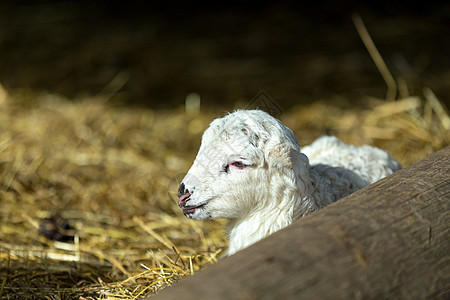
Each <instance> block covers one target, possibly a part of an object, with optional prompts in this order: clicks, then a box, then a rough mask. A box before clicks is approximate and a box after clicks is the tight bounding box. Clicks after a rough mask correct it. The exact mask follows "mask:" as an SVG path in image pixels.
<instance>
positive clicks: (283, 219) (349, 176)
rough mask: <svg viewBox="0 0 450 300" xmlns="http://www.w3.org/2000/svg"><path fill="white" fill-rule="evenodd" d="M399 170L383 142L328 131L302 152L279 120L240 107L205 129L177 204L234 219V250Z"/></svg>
mask: <svg viewBox="0 0 450 300" xmlns="http://www.w3.org/2000/svg"><path fill="white" fill-rule="evenodd" d="M308 157H309V160H308ZM400 168H401V166H400V164H399V163H398V162H397V161H395V160H394V159H392V158H391V157H390V156H389V155H388V154H387V153H386V152H384V151H382V150H380V149H378V148H374V147H370V146H362V147H355V146H350V145H347V144H344V143H343V142H341V141H340V140H338V139H337V138H336V137H330V136H324V137H321V138H319V139H318V140H316V141H315V142H314V143H313V144H311V145H310V146H306V147H304V148H303V149H302V152H300V146H299V143H298V141H297V138H296V137H295V136H294V134H293V133H292V131H291V130H290V129H289V128H287V127H286V126H284V125H283V124H282V123H281V122H280V121H279V120H277V119H275V118H273V117H271V116H270V115H269V114H267V113H265V112H263V111H259V110H240V111H236V112H234V113H232V114H229V115H227V116H225V117H223V118H220V119H216V120H214V121H213V122H211V124H210V126H209V128H208V129H207V130H206V131H205V132H204V134H203V137H202V143H201V146H200V149H199V152H198V154H197V157H196V159H195V161H194V164H193V165H192V167H191V169H190V170H189V172H188V173H187V175H186V177H185V178H184V179H183V181H182V183H181V184H180V187H179V189H178V195H177V196H178V205H179V206H180V207H181V208H182V209H183V213H184V214H185V215H186V216H187V217H188V218H191V219H196V220H201V219H209V218H211V219H216V218H225V219H229V228H228V234H229V241H230V243H229V249H228V253H227V254H228V255H231V254H233V253H235V252H237V251H239V250H241V249H243V248H245V247H247V246H249V245H251V244H253V243H255V242H257V241H259V240H261V239H262V238H264V237H266V236H268V235H270V234H272V233H273V232H275V231H278V230H280V229H282V228H284V227H286V226H288V225H289V224H292V222H294V221H295V220H297V219H299V218H301V217H303V216H306V215H308V214H310V213H312V212H314V211H316V210H319V209H320V208H322V207H324V206H326V205H328V204H330V203H332V202H334V201H336V200H338V199H340V198H342V197H345V196H347V195H349V194H351V193H353V192H354V191H356V190H358V189H360V188H362V187H364V186H366V185H368V184H370V183H373V182H375V181H377V180H379V179H381V178H383V177H385V176H387V175H390V174H392V173H393V172H395V171H396V170H398V169H400Z"/></svg>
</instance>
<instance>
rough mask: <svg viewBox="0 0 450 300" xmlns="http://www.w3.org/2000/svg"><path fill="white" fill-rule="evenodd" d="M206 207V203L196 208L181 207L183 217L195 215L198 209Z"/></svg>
mask: <svg viewBox="0 0 450 300" xmlns="http://www.w3.org/2000/svg"><path fill="white" fill-rule="evenodd" d="M205 205H206V203H203V204H200V205H198V206H185V207H183V213H184V214H185V215H190V214H193V213H195V212H196V211H197V210H198V209H202V208H203V207H204V206H205Z"/></svg>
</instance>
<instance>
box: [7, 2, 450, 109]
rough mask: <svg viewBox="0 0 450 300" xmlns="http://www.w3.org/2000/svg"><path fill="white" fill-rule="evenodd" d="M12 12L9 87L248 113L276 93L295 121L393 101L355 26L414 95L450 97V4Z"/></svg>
mask: <svg viewBox="0 0 450 300" xmlns="http://www.w3.org/2000/svg"><path fill="white" fill-rule="evenodd" d="M150 3H151V4H149V3H148V2H144V1H123V2H115V1H2V2H1V4H0V82H1V83H2V84H3V85H4V86H5V87H6V88H7V89H9V90H14V89H19V88H20V89H23V88H26V89H32V90H33V91H43V92H50V93H57V94H60V95H64V96H66V97H68V98H70V99H75V98H81V97H85V96H90V95H94V96H95V95H102V94H112V95H113V96H112V97H111V100H110V101H111V102H112V103H120V104H125V105H144V106H147V107H151V108H168V109H170V108H173V107H179V106H181V105H183V104H184V100H185V97H186V95H187V94H189V93H191V92H196V93H198V94H200V95H201V97H202V105H203V106H218V107H223V108H231V107H233V106H235V105H236V103H237V104H238V105H243V104H244V105H245V103H248V102H249V101H251V99H252V98H253V97H255V95H256V94H257V93H258V92H259V91H261V90H265V91H266V92H267V93H268V94H269V95H270V96H271V97H272V98H273V99H275V101H277V103H278V104H279V105H280V106H281V107H283V108H284V109H286V108H289V107H291V106H293V105H298V104H303V103H309V102H312V101H316V100H323V99H328V101H334V102H339V101H341V102H342V103H356V101H359V100H360V99H362V97H366V96H369V97H379V98H384V97H385V95H386V85H385V83H384V81H383V79H382V77H381V76H380V74H379V72H378V70H377V68H376V66H375V64H374V63H373V61H372V59H371V58H370V56H369V54H368V52H367V51H366V49H365V47H364V45H363V43H362V41H361V39H360V37H359V35H358V33H357V32H356V30H355V27H354V25H353V23H352V20H351V14H352V13H358V14H359V15H360V16H361V17H362V19H363V20H364V22H365V24H366V26H367V28H368V30H369V32H370V34H371V36H372V38H373V40H374V41H375V43H376V45H377V47H378V49H379V51H380V52H381V55H382V56H383V58H384V59H385V61H386V63H387V64H388V66H389V68H390V70H391V72H392V73H393V74H394V77H395V78H396V79H397V80H399V81H400V82H404V83H406V86H407V87H408V90H409V92H410V93H411V94H420V93H421V90H422V88H423V87H424V86H427V87H430V88H432V89H433V90H434V91H435V93H436V94H437V96H438V97H439V98H440V99H442V101H445V100H448V95H449V92H450V84H449V83H450V71H449V68H448V67H449V65H450V63H449V60H450V55H449V53H450V38H449V36H450V34H449V33H450V20H449V17H450V5H449V4H448V1H420V2H419V1H417V2H411V1H371V2H364V3H362V2H360V1H346V2H344V3H340V2H339V1H320V2H317V3H310V2H308V3H304V2H303V1H301V2H297V1H281V2H275V1H259V2H257V3H256V2H251V1H219V2H214V3H204V2H191V3H186V2H184V1H168V2H163V1H161V2H158V3H153V2H150Z"/></svg>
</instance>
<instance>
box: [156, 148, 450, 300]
mask: <svg viewBox="0 0 450 300" xmlns="http://www.w3.org/2000/svg"><path fill="white" fill-rule="evenodd" d="M449 155H450V147H447V148H446V149H444V150H442V151H440V152H438V153H436V154H434V155H432V156H431V157H429V158H426V159H424V160H422V161H420V162H418V163H416V164H414V165H412V166H410V167H408V168H406V169H403V170H400V171H399V172H397V173H395V174H394V175H392V176H390V177H388V178H385V179H383V180H381V181H378V182H376V183H374V184H372V185H370V186H368V187H366V188H364V189H362V190H360V191H358V192H356V193H354V194H352V195H350V196H348V197H346V198H344V199H341V200H339V201H337V202H336V203H333V204H331V205H329V206H327V207H326V208H324V209H322V210H320V211H318V212H317V213H314V214H312V215H310V216H308V217H305V218H303V219H301V220H299V221H298V222H296V223H295V224H293V225H291V226H289V227H287V228H285V229H283V230H281V231H279V232H276V233H275V234H273V235H271V236H269V237H268V238H266V239H264V240H262V241H260V242H259V243H256V244H254V245H252V246H250V247H249V248H247V249H245V250H243V251H241V252H238V253H236V254H235V255H233V256H231V257H228V258H225V259H223V260H221V261H219V263H217V264H216V265H212V266H209V267H207V268H206V269H205V270H203V271H200V272H199V273H198V274H196V275H194V276H192V277H189V278H186V279H184V280H182V281H180V282H179V283H177V284H175V285H174V286H173V287H170V288H167V289H165V290H163V291H162V292H161V293H160V294H158V295H156V296H154V297H156V298H155V299H177V300H179V299H352V298H357V299H386V298H389V299H432V298H442V299H444V298H445V299H450V244H449V240H450V236H449V225H450V211H449V203H450V172H449V166H450V160H449ZM152 299H153V297H152Z"/></svg>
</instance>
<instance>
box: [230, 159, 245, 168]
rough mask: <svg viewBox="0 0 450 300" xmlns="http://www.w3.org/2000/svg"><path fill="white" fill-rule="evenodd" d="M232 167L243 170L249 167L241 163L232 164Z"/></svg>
mask: <svg viewBox="0 0 450 300" xmlns="http://www.w3.org/2000/svg"><path fill="white" fill-rule="evenodd" d="M230 165H232V166H233V167H236V168H238V169H243V168H245V167H247V165H246V164H244V163H243V162H240V161H235V162H232V163H231V164H230Z"/></svg>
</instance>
